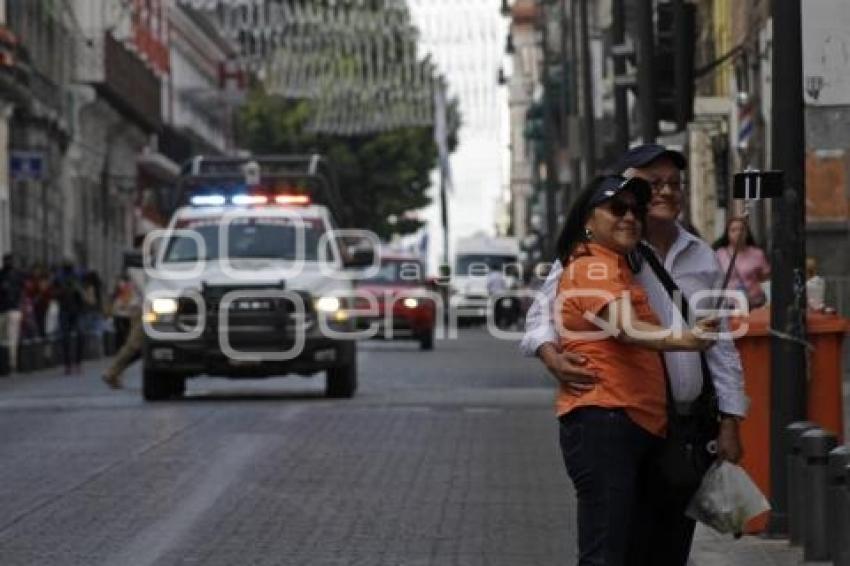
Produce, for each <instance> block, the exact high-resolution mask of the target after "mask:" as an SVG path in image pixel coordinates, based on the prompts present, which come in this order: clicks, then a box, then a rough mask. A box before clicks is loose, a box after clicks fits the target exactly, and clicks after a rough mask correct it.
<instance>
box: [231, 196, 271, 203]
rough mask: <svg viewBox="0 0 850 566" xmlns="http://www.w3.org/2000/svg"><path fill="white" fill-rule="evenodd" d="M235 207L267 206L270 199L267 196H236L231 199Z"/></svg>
mask: <svg viewBox="0 0 850 566" xmlns="http://www.w3.org/2000/svg"><path fill="white" fill-rule="evenodd" d="M230 202H232V203H233V204H235V205H239V206H243V205H248V204H266V203H267V202H269V198H268V197H267V196H265V195H234V196H233V198H231V199H230Z"/></svg>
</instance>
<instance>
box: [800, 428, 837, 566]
mask: <svg viewBox="0 0 850 566" xmlns="http://www.w3.org/2000/svg"><path fill="white" fill-rule="evenodd" d="M800 438H801V440H802V442H803V458H805V460H806V474H805V478H806V479H805V486H804V491H805V497H806V504H805V508H806V510H805V512H804V515H805V518H806V524H805V525H804V526H803V559H804V560H805V561H807V562H813V561H816V560H829V538H828V537H827V525H826V523H827V520H828V517H827V505H828V503H827V500H828V498H829V495H828V493H827V488H828V484H829V470H828V469H827V464H828V462H829V452H830V451H831V450H832V449H833V448H835V447H836V446H837V445H838V439H837V438H836V436H835V434H833V433H831V432H829V431H827V430H824V429H822V428H813V429H811V430H807V431H806V432H804V433H803V435H802V436H801V437H800Z"/></svg>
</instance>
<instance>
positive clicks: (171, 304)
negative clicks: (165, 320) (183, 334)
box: [151, 297, 177, 315]
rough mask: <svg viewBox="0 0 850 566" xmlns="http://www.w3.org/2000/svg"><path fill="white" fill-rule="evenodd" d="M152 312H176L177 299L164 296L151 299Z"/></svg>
mask: <svg viewBox="0 0 850 566" xmlns="http://www.w3.org/2000/svg"><path fill="white" fill-rule="evenodd" d="M151 312H153V313H154V314H158V315H159V314H174V313H176V312H177V299H171V298H167V297H162V298H159V299H153V300H152V301H151Z"/></svg>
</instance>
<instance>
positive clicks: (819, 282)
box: [806, 257, 827, 311]
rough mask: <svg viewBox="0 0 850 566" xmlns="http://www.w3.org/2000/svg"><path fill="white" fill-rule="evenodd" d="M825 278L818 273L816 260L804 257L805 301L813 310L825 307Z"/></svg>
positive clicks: (822, 309) (820, 309)
mask: <svg viewBox="0 0 850 566" xmlns="http://www.w3.org/2000/svg"><path fill="white" fill-rule="evenodd" d="M825 298H826V280H824V278H823V277H821V276H820V275H818V260H817V259H815V258H813V257H807V258H806V302H808V303H809V308H810V309H812V310H815V311H824V310H825V309H826V308H827V307H826V302H825Z"/></svg>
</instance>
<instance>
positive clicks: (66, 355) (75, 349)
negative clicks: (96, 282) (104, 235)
mask: <svg viewBox="0 0 850 566" xmlns="http://www.w3.org/2000/svg"><path fill="white" fill-rule="evenodd" d="M54 287H55V292H54V295H55V297H56V300H57V301H58V303H59V332H60V334H61V336H62V360H63V362H64V364H65V374H66V375H68V374H71V373H80V365H81V363H82V360H83V344H84V342H83V340H84V336H83V328H82V324H81V323H82V314H83V306H84V300H83V286H82V282H81V281H80V278H79V276H78V275H77V271H76V269H74V264H73V263H72V262H71V261H70V260H66V261H65V262H63V264H62V267H61V268H60V269H59V273H58V274H57V275H56V280H55V283H54Z"/></svg>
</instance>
